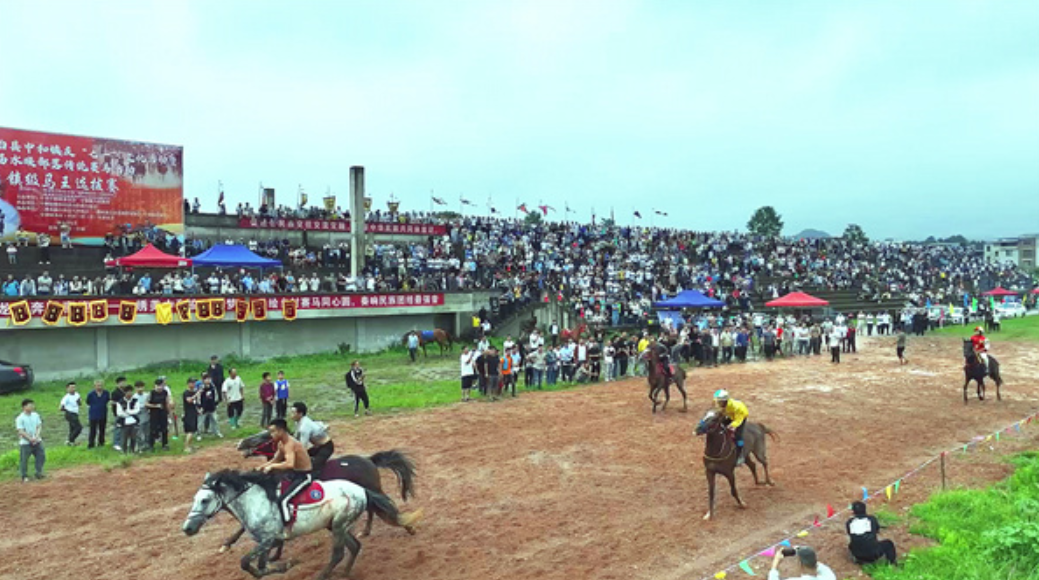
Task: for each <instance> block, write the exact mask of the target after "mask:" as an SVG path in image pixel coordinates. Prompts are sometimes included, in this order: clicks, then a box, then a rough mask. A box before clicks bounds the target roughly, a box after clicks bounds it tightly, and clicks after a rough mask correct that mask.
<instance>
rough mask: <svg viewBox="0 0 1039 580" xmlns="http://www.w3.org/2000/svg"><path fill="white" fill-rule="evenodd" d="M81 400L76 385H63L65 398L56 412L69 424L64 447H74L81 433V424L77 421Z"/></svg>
mask: <svg viewBox="0 0 1039 580" xmlns="http://www.w3.org/2000/svg"><path fill="white" fill-rule="evenodd" d="M81 402H82V398H81V397H80V396H79V393H77V392H76V383H75V382H73V381H70V382H69V383H68V384H67V385H65V396H64V397H62V398H61V403H59V404H58V410H59V411H61V412H63V413H64V414H65V421H67V422H68V424H69V438H68V441H65V445H69V446H72V445H75V444H76V438H77V437H79V434H80V433H82V432H83V424H82V423H81V422H80V421H79V405H80V403H81Z"/></svg>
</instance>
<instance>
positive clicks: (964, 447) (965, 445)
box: [963, 443, 967, 453]
mask: <svg viewBox="0 0 1039 580" xmlns="http://www.w3.org/2000/svg"><path fill="white" fill-rule="evenodd" d="M963 452H964V453H966V452H967V444H966V443H964V445H963Z"/></svg>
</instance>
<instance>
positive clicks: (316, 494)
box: [278, 480, 325, 526]
mask: <svg viewBox="0 0 1039 580" xmlns="http://www.w3.org/2000/svg"><path fill="white" fill-rule="evenodd" d="M278 489H279V491H280V492H281V493H285V492H286V491H288V490H289V482H288V481H287V480H285V481H282V482H281V485H280V486H279V488H278ZM324 500H325V488H324V487H322V485H321V482H320V481H312V482H311V483H310V485H308V486H307V487H305V488H303V489H302V490H300V492H299V493H297V494H296V495H295V496H294V497H293V498H292V499H290V500H289V505H290V506H291V507H292V512H291V513H290V514H289V521H288V524H289V525H290V526H291V525H292V524H293V523H295V521H296V512H297V511H299V508H300V506H308V505H314V504H319V503H321V502H323V501H324Z"/></svg>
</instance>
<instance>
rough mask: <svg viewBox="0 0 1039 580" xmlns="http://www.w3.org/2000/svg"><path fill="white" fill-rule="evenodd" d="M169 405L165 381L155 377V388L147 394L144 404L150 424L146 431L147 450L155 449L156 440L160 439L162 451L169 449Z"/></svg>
mask: <svg viewBox="0 0 1039 580" xmlns="http://www.w3.org/2000/svg"><path fill="white" fill-rule="evenodd" d="M169 405H170V397H169V393H168V392H167V390H166V381H164V380H163V379H161V378H159V379H155V388H153V389H152V391H151V393H149V394H148V402H147V403H145V405H144V406H145V407H146V408H147V409H148V414H149V417H148V422H149V424H150V426H151V430H150V431H149V433H148V449H149V450H152V451H154V450H155V441H156V440H159V441H161V443H162V450H163V451H169V449H170V442H169V435H170V426H169V412H170V406H169Z"/></svg>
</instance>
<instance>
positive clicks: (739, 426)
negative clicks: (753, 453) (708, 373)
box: [714, 389, 750, 465]
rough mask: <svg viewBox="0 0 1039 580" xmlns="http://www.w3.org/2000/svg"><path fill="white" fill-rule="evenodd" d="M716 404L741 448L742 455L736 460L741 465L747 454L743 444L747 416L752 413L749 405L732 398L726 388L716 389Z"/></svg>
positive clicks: (737, 445)
mask: <svg viewBox="0 0 1039 580" xmlns="http://www.w3.org/2000/svg"><path fill="white" fill-rule="evenodd" d="M714 404H715V405H717V406H718V409H720V410H721V413H722V416H723V417H724V419H723V420H724V421H725V424H726V425H727V426H728V427H729V429H731V430H732V431H733V433H734V437H735V439H736V447H738V448H739V450H740V456H739V459H737V460H736V464H737V465H740V464H742V463H743V461H744V456H745V454H746V449H745V448H744V446H743V429H744V427H746V426H747V416H748V415H750V411H748V410H747V406H746V405H744V404H743V403H742V402H740V401H737V400H736V399H730V398H729V392H728V391H726V390H725V389H718V390H717V391H715V393H714Z"/></svg>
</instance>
